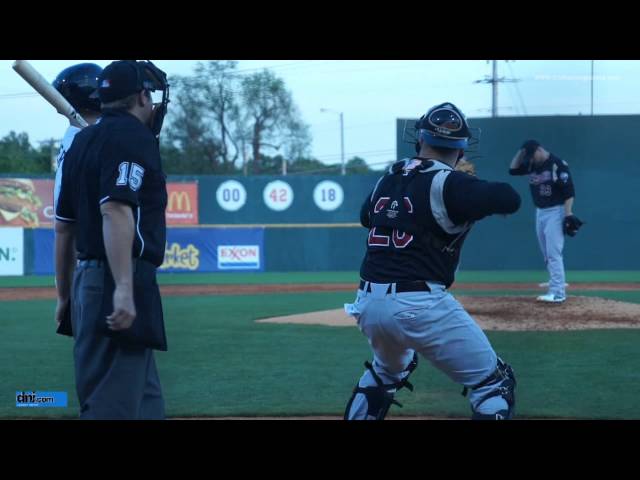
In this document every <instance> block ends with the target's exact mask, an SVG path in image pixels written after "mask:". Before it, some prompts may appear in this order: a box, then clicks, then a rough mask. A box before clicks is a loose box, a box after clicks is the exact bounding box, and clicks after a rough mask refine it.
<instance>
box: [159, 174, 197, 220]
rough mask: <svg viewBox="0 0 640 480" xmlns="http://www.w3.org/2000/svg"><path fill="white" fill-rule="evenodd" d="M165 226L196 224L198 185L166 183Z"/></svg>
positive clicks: (192, 183) (193, 183)
mask: <svg viewBox="0 0 640 480" xmlns="http://www.w3.org/2000/svg"><path fill="white" fill-rule="evenodd" d="M166 218H167V225H197V224H198V184H197V183H196V182H190V183H167V211H166Z"/></svg>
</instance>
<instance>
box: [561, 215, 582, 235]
mask: <svg viewBox="0 0 640 480" xmlns="http://www.w3.org/2000/svg"><path fill="white" fill-rule="evenodd" d="M583 224H584V222H583V221H582V220H580V219H579V218H578V217H576V216H575V215H568V216H566V217H564V220H563V221H562V231H563V232H564V234H565V235H569V236H570V237H574V236H575V235H576V233H578V230H580V227H581V226H582V225H583Z"/></svg>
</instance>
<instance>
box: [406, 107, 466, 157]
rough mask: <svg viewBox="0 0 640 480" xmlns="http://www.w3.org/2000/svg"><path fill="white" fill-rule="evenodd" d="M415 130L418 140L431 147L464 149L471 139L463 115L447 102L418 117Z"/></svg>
mask: <svg viewBox="0 0 640 480" xmlns="http://www.w3.org/2000/svg"><path fill="white" fill-rule="evenodd" d="M415 128H416V130H417V132H418V138H420V139H422V141H423V142H425V143H426V144H427V145H431V146H432V147H441V148H452V149H453V148H462V149H465V148H467V146H468V145H469V138H471V132H470V131H469V125H468V124H467V119H466V118H465V116H464V114H463V113H462V112H461V111H460V109H459V108H458V107H456V106H455V105H454V104H453V103H449V102H446V103H442V104H440V105H436V106H435V107H432V108H431V109H430V110H429V111H428V112H427V113H425V114H424V115H423V116H422V117H420V120H418V121H417V122H416V125H415Z"/></svg>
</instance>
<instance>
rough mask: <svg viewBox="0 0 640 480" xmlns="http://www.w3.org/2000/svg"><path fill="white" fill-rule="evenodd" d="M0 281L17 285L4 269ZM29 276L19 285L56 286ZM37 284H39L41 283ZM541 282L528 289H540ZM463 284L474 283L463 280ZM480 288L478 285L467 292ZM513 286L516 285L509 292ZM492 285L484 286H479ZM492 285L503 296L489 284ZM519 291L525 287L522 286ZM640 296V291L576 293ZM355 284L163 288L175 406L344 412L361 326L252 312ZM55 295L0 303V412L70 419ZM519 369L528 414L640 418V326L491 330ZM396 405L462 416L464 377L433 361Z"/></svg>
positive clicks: (161, 357)
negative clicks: (53, 400) (34, 399)
mask: <svg viewBox="0 0 640 480" xmlns="http://www.w3.org/2000/svg"><path fill="white" fill-rule="evenodd" d="M462 277H463V278H462V279H461V280H462V281H468V282H478V281H491V282H493V281H505V282H506V281H508V282H538V281H543V280H544V279H545V275H544V272H521V273H520V275H516V274H514V273H509V272H499V273H498V272H487V273H485V274H481V273H479V272H465V273H464V274H463V275H462ZM160 278H161V282H162V283H176V282H180V283H186V282H187V281H189V283H207V282H211V283H294V282H295V283H303V282H307V283H309V282H318V281H320V282H351V281H355V280H357V273H355V272H340V273H332V272H329V273H322V274H297V273H292V274H275V273H274V274H231V275H207V276H205V275H191V276H187V275H172V276H169V275H166V276H161V277H160ZM637 278H639V277H638V276H635V277H634V276H633V275H632V272H625V273H624V274H622V275H618V274H616V273H615V272H570V273H569V274H568V275H567V279H568V280H567V281H568V282H570V283H571V282H575V283H577V282H581V281H583V282H584V281H618V282H621V281H627V282H628V281H636V279H637ZM0 280H2V282H0V283H1V285H0V286H8V285H11V279H8V278H3V279H0ZM48 281H51V279H50V278H48V277H22V278H20V279H19V281H18V282H16V281H13V285H16V284H20V285H27V284H30V285H50V284H52V282H51V283H46V282H48ZM39 282H40V283H39ZM537 292H539V290H532V291H531V293H537ZM456 293H458V294H459V293H466V292H464V290H463V289H462V288H461V289H460V290H459V291H458V292H456ZM468 293H471V294H480V293H481V292H468ZM513 293H516V292H513ZM482 294H484V293H482ZM492 294H504V292H502V293H496V292H492ZM517 294H519V295H522V294H523V292H522V291H519V292H517ZM570 294H580V295H583V294H584V295H597V296H602V297H605V298H612V299H616V300H621V301H627V302H634V303H640V291H631V292H606V291H605V292H580V291H579V288H578V286H576V288H575V289H574V288H572V289H571V290H570ZM353 297H354V294H353V293H351V292H336V293H331V292H326V293H307V294H277V295H274V294H270V295H251V296H246V295H244V296H240V295H237V296H197V297H167V298H165V299H164V300H163V301H164V306H165V312H166V315H165V316H166V323H167V335H168V339H169V351H168V352H165V353H161V352H158V353H156V358H157V361H158V368H159V371H160V377H161V381H162V384H163V389H164V394H165V400H166V405H167V414H168V415H169V416H227V415H241V416H262V415H287V416H289V415H317V414H328V415H342V413H343V409H344V405H345V403H346V401H347V399H348V398H349V396H350V392H351V389H352V388H353V385H354V384H355V382H356V380H357V378H358V377H359V376H360V374H361V373H362V371H363V366H362V363H363V361H364V360H366V359H367V358H369V355H370V354H369V349H368V345H367V342H366V339H365V338H364V337H363V336H362V334H361V333H360V332H359V331H358V330H357V329H356V328H335V327H323V326H301V325H276V324H257V323H255V319H257V318H264V317H271V316H277V315H286V314H292V313H302V312H310V311H317V310H324V309H333V308H340V307H341V306H342V304H343V303H345V302H350V301H352V300H353ZM53 308H54V301H50V300H37V301H28V302H18V301H5V302H0V309H1V312H2V314H1V316H2V330H1V332H2V336H1V337H0V385H1V386H2V388H1V389H0V398H1V399H2V400H1V401H0V418H20V417H55V418H62V417H67V418H74V417H76V416H77V411H78V405H77V401H76V398H75V390H74V377H73V358H72V346H73V341H72V340H71V339H69V338H66V337H61V336H58V335H55V334H54V325H53V319H52V315H53ZM488 336H489V338H490V340H491V342H492V344H493V346H494V347H495V349H496V351H498V353H499V354H500V355H501V356H502V357H503V358H505V359H506V360H507V361H508V362H509V363H510V364H512V365H513V367H514V369H515V371H516V374H517V378H518V382H519V384H518V390H517V396H518V404H517V411H518V414H519V415H520V416H524V417H534V418H535V417H559V418H567V417H569V418H594V419H597V418H603V419H640V405H639V402H638V399H639V398H640V370H639V369H638V365H640V348H639V345H640V330H592V331H571V332H488ZM411 379H412V382H413V383H414V385H415V391H414V392H413V393H412V392H409V391H407V390H402V391H401V392H400V393H399V394H398V396H397V398H398V400H399V401H400V402H401V403H403V404H404V408H402V409H400V408H397V407H393V408H392V410H391V413H392V414H394V415H438V416H453V417H466V416H468V415H469V407H468V402H467V400H466V399H465V398H463V397H462V396H461V395H460V390H461V387H460V386H458V385H456V384H454V383H452V382H451V381H450V380H448V379H447V378H446V377H445V376H444V375H443V374H441V373H440V372H438V371H437V370H435V369H434V368H433V367H431V366H430V365H429V364H428V363H427V362H426V361H421V363H420V366H419V368H418V370H417V371H416V372H414V374H413V375H412V378H411ZM19 390H41V391H46V390H48V391H66V392H68V394H69V400H70V404H69V407H68V408H66V409H54V408H48V409H19V408H16V407H15V392H16V391H19Z"/></svg>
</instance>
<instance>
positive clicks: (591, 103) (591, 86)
mask: <svg viewBox="0 0 640 480" xmlns="http://www.w3.org/2000/svg"><path fill="white" fill-rule="evenodd" d="M593 63H594V61H593V60H591V116H592V117H593Z"/></svg>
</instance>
